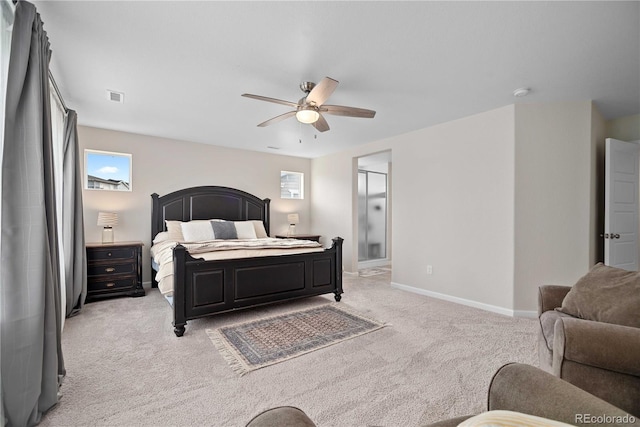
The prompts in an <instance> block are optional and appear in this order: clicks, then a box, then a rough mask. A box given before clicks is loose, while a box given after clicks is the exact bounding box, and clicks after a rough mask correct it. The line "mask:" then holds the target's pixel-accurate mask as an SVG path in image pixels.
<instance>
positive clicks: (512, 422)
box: [458, 410, 571, 427]
mask: <svg viewBox="0 0 640 427" xmlns="http://www.w3.org/2000/svg"><path fill="white" fill-rule="evenodd" d="M513 426H518V427H571V424H565V423H561V422H560V421H554V420H549V419H547V418H541V417H536V416H534V415H529V414H523V413H521V412H513V411H502V410H500V411H487V412H483V413H482V414H480V415H476V416H475V417H471V418H468V419H466V420H465V421H463V422H461V423H460V424H458V427H513Z"/></svg>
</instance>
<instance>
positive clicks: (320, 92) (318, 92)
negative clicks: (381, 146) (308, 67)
mask: <svg viewBox="0 0 640 427" xmlns="http://www.w3.org/2000/svg"><path fill="white" fill-rule="evenodd" d="M336 87H338V81H337V80H334V79H332V78H330V77H325V78H324V79H322V80H321V81H320V83H318V84H315V83H313V82H302V83H301V84H300V89H301V90H302V91H303V92H304V93H305V96H303V97H302V98H300V100H299V101H298V102H297V103H296V102H291V101H283V100H281V99H276V98H269V97H266V96H260V95H252V94H250V93H243V94H242V96H246V97H247V98H253V99H257V100H259V101H267V102H273V103H276V104H282V105H287V106H289V107H292V108H295V110H293V111H289V112H287V113H284V114H280V115H279V116H276V117H274V118H272V119H269V120H267V121H266V122H262V123H260V124H259V125H258V126H259V127H265V126H269V125H272V124H274V123H278V122H279V121H282V120H284V119H288V118H289V117H293V116H295V117H296V119H298V121H299V122H300V123H307V124H310V125H312V126H313V127H314V128H316V129H317V130H318V131H320V132H326V131H328V130H329V124H328V123H327V121H326V120H325V118H324V117H323V115H322V114H323V113H324V114H333V115H334V116H347V117H362V118H367V119H372V118H373V117H374V116H375V115H376V112H375V111H373V110H366V109H364V108H355V107H345V106H343V105H328V104H325V101H326V100H327V99H329V97H330V96H331V94H332V93H333V91H334V90H336Z"/></svg>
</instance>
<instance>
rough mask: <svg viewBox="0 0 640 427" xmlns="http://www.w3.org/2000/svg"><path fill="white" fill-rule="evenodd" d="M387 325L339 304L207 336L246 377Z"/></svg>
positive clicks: (280, 316)
mask: <svg viewBox="0 0 640 427" xmlns="http://www.w3.org/2000/svg"><path fill="white" fill-rule="evenodd" d="M384 326H385V324H383V323H380V322H377V321H375V320H372V319H367V318H366V317H364V316H362V315H361V314H359V313H357V312H356V311H355V310H353V309H350V308H348V307H345V306H344V304H337V303H336V304H326V305H322V306H319V307H314V308H311V309H306V310H301V311H295V312H292V313H287V314H283V315H279V316H274V317H270V318H266V319H260V320H255V321H252V322H246V323H240V324H237V325H231V326H225V327H222V328H218V329H207V334H208V335H209V338H211V341H213V344H214V345H215V346H216V348H217V349H218V351H220V353H221V354H222V356H223V357H224V359H225V360H226V361H227V363H229V365H230V366H231V368H232V369H233V370H234V371H235V372H237V373H238V374H240V375H244V374H246V373H248V372H251V371H255V370H256V369H260V368H264V367H265V366H269V365H273V364H276V363H280V362H283V361H285V360H289V359H292V358H294V357H298V356H301V355H303V354H306V353H310V352H312V351H315V350H318V349H321V348H324V347H328V346H330V345H333V344H337V343H339V342H341V341H345V340H348V339H351V338H355V337H357V336H360V335H364V334H366V333H369V332H372V331H375V330H377V329H380V328H382V327H384Z"/></svg>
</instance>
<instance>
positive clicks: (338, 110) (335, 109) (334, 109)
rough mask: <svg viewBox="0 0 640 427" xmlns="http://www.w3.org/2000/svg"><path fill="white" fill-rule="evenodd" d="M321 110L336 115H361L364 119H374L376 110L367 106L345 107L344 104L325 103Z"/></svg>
mask: <svg viewBox="0 0 640 427" xmlns="http://www.w3.org/2000/svg"><path fill="white" fill-rule="evenodd" d="M320 111H322V112H323V113H326V114H333V115H334V116H346V117H361V118H363V119H372V118H373V117H374V116H375V115H376V112H375V111H373V110H367V109H365V108H356V107H345V106H343V105H323V106H322V107H320Z"/></svg>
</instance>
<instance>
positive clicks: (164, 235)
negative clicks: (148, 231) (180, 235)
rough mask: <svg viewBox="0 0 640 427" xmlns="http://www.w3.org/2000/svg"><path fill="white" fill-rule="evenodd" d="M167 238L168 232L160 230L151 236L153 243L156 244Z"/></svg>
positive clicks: (168, 237)
mask: <svg viewBox="0 0 640 427" xmlns="http://www.w3.org/2000/svg"><path fill="white" fill-rule="evenodd" d="M169 239H170V236H169V232H168V231H161V232H159V233H158V234H156V237H154V238H153V244H154V245H157V244H158V243H161V242H164V241H167V240H169Z"/></svg>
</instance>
